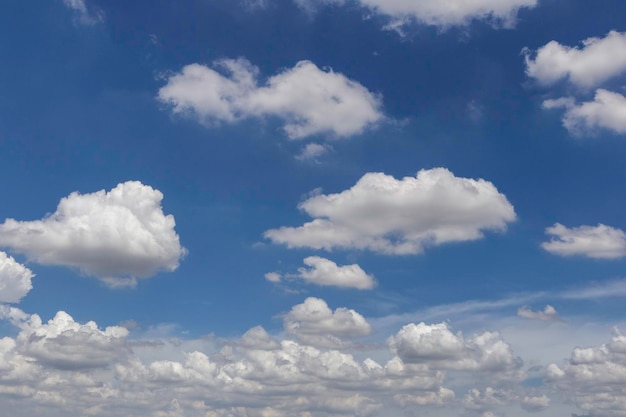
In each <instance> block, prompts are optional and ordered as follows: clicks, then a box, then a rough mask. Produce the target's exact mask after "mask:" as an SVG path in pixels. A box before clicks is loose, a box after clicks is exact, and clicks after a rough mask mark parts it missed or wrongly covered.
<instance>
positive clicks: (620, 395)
mask: <svg viewBox="0 0 626 417" xmlns="http://www.w3.org/2000/svg"><path fill="white" fill-rule="evenodd" d="M546 379H547V380H548V381H549V382H551V383H554V384H555V385H556V386H557V387H559V388H560V389H561V390H562V391H563V392H564V393H566V395H567V396H568V397H569V398H571V399H572V400H573V401H575V402H576V404H577V405H578V407H580V408H581V409H582V410H584V411H585V412H587V413H588V414H587V415H589V416H592V417H624V416H626V406H625V404H626V337H624V336H622V335H620V334H619V333H618V334H616V335H614V336H613V338H612V340H611V341H610V342H609V343H607V344H603V345H600V346H593V347H588V348H575V349H574V350H573V351H572V355H571V357H570V359H569V361H568V363H567V364H565V365H564V366H562V367H560V366H558V365H556V364H551V365H549V366H548V367H547V369H546Z"/></svg>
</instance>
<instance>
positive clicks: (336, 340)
mask: <svg viewBox="0 0 626 417" xmlns="http://www.w3.org/2000/svg"><path fill="white" fill-rule="evenodd" d="M284 326H285V331H286V332H287V333H289V334H293V335H295V336H297V337H299V338H300V339H301V340H303V341H305V342H306V343H310V344H313V345H331V346H335V345H339V346H341V344H342V340H341V338H351V337H358V336H366V335H368V334H369V333H370V332H371V330H372V329H371V326H370V324H369V323H368V322H367V320H365V318H364V317H363V316H362V315H360V314H359V313H357V312H356V311H354V310H351V309H348V308H345V307H340V308H337V309H336V310H335V311H333V310H331V309H330V308H329V307H328V304H326V301H324V300H322V299H320V298H315V297H309V298H307V299H306V300H305V301H304V302H303V303H302V304H298V305H296V306H294V307H293V308H292V309H291V311H289V313H287V314H286V315H285V316H284Z"/></svg>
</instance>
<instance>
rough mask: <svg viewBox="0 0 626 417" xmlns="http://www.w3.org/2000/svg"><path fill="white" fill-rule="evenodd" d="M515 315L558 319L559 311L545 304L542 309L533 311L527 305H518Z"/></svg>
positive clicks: (528, 317) (540, 318)
mask: <svg viewBox="0 0 626 417" xmlns="http://www.w3.org/2000/svg"><path fill="white" fill-rule="evenodd" d="M517 315H518V316H519V317H523V318H525V319H531V320H542V321H559V320H561V318H560V317H559V313H558V312H557V311H556V309H555V308H554V307H552V306H551V305H547V306H545V308H544V309H543V311H533V310H531V309H529V308H527V307H520V308H519V309H518V310H517Z"/></svg>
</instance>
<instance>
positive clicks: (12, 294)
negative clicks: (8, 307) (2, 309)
mask: <svg viewBox="0 0 626 417" xmlns="http://www.w3.org/2000/svg"><path fill="white" fill-rule="evenodd" d="M34 276H35V274H33V273H32V271H31V270H30V269H28V268H26V267H25V266H24V265H22V264H20V263H18V262H16V261H15V259H13V257H11V256H8V255H7V254H6V253H4V252H1V251H0V302H2V303H19V302H20V300H21V299H22V298H24V297H25V296H26V294H28V292H29V291H30V290H31V289H32V288H33V284H32V282H31V280H32V278H33V277H34Z"/></svg>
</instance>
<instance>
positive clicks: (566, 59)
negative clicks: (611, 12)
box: [524, 31, 626, 88]
mask: <svg viewBox="0 0 626 417" xmlns="http://www.w3.org/2000/svg"><path fill="white" fill-rule="evenodd" d="M524 53H525V58H526V74H527V75H528V76H529V77H532V78H534V79H536V80H537V81H539V82H540V83H541V84H544V85H549V84H554V83H555V82H557V81H560V80H563V79H567V80H568V81H569V82H571V83H572V84H574V85H576V86H578V87H582V88H591V87H594V86H597V85H600V84H601V83H603V82H604V81H606V80H608V79H610V78H613V77H615V76H617V75H620V74H623V73H624V72H626V33H620V32H615V31H611V32H609V34H608V35H606V37H604V38H589V39H586V40H584V41H583V42H582V48H578V47H570V46H566V45H561V44H560V43H558V42H556V41H551V42H549V43H547V44H546V45H544V46H542V47H541V48H539V49H538V50H537V51H535V52H531V51H529V50H524Z"/></svg>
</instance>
